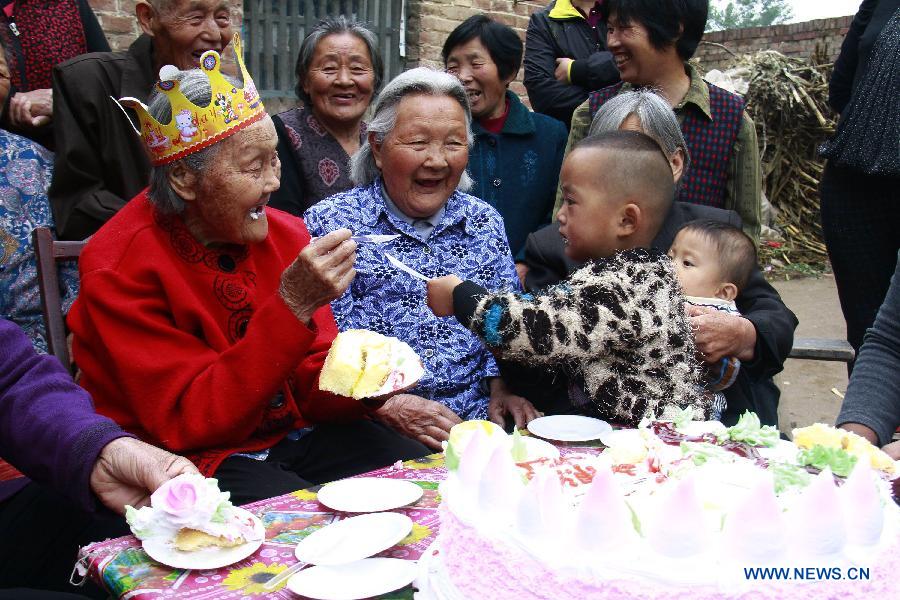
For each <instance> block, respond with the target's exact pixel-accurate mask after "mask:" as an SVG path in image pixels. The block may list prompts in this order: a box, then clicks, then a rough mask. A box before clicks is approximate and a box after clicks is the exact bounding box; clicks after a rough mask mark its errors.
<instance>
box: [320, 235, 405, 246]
mask: <svg viewBox="0 0 900 600" xmlns="http://www.w3.org/2000/svg"><path fill="white" fill-rule="evenodd" d="M320 237H321V236H316V237H314V238H310V240H309V241H310V242H314V241H316V240H317V239H319V238H320ZM398 237H400V234H399V233H395V234H387V235H385V234H378V233H366V234H363V235H352V236H350V239H351V240H353V241H354V242H356V243H357V244H386V243H388V242H391V241H393V240H396V239H397V238H398Z"/></svg>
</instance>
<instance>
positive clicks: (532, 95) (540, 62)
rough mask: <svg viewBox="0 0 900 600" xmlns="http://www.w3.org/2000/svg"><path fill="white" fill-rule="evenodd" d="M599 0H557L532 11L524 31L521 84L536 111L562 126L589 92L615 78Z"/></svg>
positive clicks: (613, 63)
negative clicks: (553, 119)
mask: <svg viewBox="0 0 900 600" xmlns="http://www.w3.org/2000/svg"><path fill="white" fill-rule="evenodd" d="M600 4H601V2H600V1H599V0H555V1H554V2H551V3H550V5H549V6H548V7H547V8H545V9H544V10H541V11H538V12H536V13H534V14H533V15H531V20H530V21H529V22H528V31H527V33H526V34H525V88H526V89H527V90H528V99H529V100H530V101H531V106H532V108H534V110H535V111H536V112H539V113H543V114H545V115H549V116H551V117H553V118H555V119H559V120H560V121H562V122H563V123H564V124H565V126H566V128H568V127H569V121H570V120H571V119H572V111H574V110H575V107H576V106H578V105H579V104H581V103H582V102H584V101H585V100H586V99H587V96H588V93H589V92H591V91H593V90H599V89H601V88H604V87H606V86H608V85H611V84H613V83H616V82H617V81H618V80H619V71H618V69H616V65H615V62H614V61H613V58H612V55H611V54H610V53H609V52H607V50H606V25H605V24H604V23H603V22H602V21H601V20H600Z"/></svg>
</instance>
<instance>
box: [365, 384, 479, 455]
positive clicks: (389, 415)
mask: <svg viewBox="0 0 900 600" xmlns="http://www.w3.org/2000/svg"><path fill="white" fill-rule="evenodd" d="M375 416H376V417H377V418H378V419H379V420H380V421H381V422H382V423H384V424H386V425H388V426H390V427H391V428H393V429H394V430H396V431H399V432H400V433H402V434H403V435H405V436H406V437H409V438H412V439H414V440H417V441H419V442H421V443H423V444H425V445H426V446H428V447H429V448H431V449H432V450H440V449H441V442H443V441H446V440H447V439H448V438H449V437H450V428H451V427H453V426H454V425H456V424H457V423H461V422H462V419H460V418H459V416H457V414H456V413H455V412H453V411H452V410H450V409H449V408H447V407H446V406H444V405H443V404H441V403H439V402H435V401H434V400H428V399H426V398H422V397H421V396H414V395H412V394H397V395H396V396H394V397H393V398H391V399H390V400H388V401H387V402H385V403H384V406H382V407H381V408H379V409H378V410H377V411H376V412H375Z"/></svg>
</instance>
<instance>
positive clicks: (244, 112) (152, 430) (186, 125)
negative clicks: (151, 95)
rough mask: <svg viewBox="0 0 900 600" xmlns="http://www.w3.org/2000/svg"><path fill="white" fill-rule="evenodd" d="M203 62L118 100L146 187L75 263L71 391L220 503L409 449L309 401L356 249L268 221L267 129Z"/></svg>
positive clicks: (360, 415) (209, 59) (241, 91)
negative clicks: (75, 386) (165, 456)
mask: <svg viewBox="0 0 900 600" xmlns="http://www.w3.org/2000/svg"><path fill="white" fill-rule="evenodd" d="M233 46H239V43H238V42H237V41H235V42H234V43H233ZM217 61H218V56H217V55H215V53H214V52H207V53H205V54H204V55H203V59H202V61H201V65H202V68H203V72H201V71H200V70H192V71H190V72H188V73H186V74H185V73H184V72H178V71H177V69H170V70H165V72H161V73H162V75H163V77H164V78H165V79H166V80H165V81H163V82H160V83H158V84H157V86H156V87H157V90H158V93H159V96H158V97H157V98H155V99H154V100H153V101H151V106H150V108H149V109H144V107H143V105H141V104H139V103H138V102H137V101H134V102H131V101H127V103H128V104H129V105H130V106H132V107H133V108H135V110H137V111H138V112H139V114H140V115H141V123H142V127H143V134H142V139H143V140H144V142H145V144H146V146H147V150H148V153H149V154H150V158H151V162H152V163H153V168H152V170H151V173H152V174H151V184H150V188H149V190H148V191H147V192H141V193H140V194H139V195H138V196H136V197H135V198H134V199H133V200H132V201H130V202H128V204H127V205H126V206H125V207H124V208H123V209H122V210H121V211H119V212H118V213H117V214H116V215H115V216H114V217H113V218H112V219H111V220H110V221H109V223H107V225H106V226H105V227H103V228H102V229H101V230H100V231H98V232H97V233H96V234H95V235H94V236H92V237H91V240H90V241H89V243H88V244H87V246H86V247H85V249H84V251H83V253H82V255H81V259H80V262H79V266H80V268H81V275H82V278H81V284H82V288H81V293H80V295H79V297H78V299H77V300H76V302H75V305H74V306H73V308H72V311H71V312H70V315H69V326H70V327H71V329H72V333H73V336H74V341H73V351H74V357H75V360H76V361H77V363H78V366H79V367H80V368H81V370H82V378H81V381H80V383H81V384H82V386H83V387H84V388H85V389H87V390H88V391H90V392H91V394H92V396H93V398H94V401H95V405H96V408H97V410H98V412H100V413H101V414H104V415H106V416H108V417H110V418H112V419H113V420H114V421H116V422H117V423H118V424H119V425H121V426H122V427H123V428H124V429H126V430H127V431H129V432H132V433H134V434H135V435H137V436H138V437H140V438H142V439H143V440H145V441H148V442H151V443H154V444H155V445H158V446H161V447H163V448H166V449H168V450H170V451H173V452H178V453H184V454H185V455H186V456H187V457H188V458H190V459H191V460H192V461H194V463H195V464H196V465H197V467H198V469H199V470H200V471H201V472H202V473H203V474H204V475H206V476H208V477H209V476H215V477H216V478H218V480H219V485H220V486H221V488H222V489H223V490H227V491H229V492H231V499H232V501H233V502H235V503H236V504H243V503H245V502H250V501H253V500H258V499H261V498H268V497H271V496H276V495H279V494H283V493H287V492H290V491H294V490H298V489H302V488H304V487H308V486H309V485H311V484H315V483H324V482H326V481H331V480H333V479H339V478H342V477H347V476H349V475H351V474H356V473H361V472H364V471H368V470H371V469H373V468H377V467H380V466H385V465H388V464H391V463H393V462H395V461H397V460H399V459H408V458H415V457H418V456H421V455H423V454H425V453H426V449H425V447H423V446H422V445H421V444H418V443H416V442H414V441H413V440H410V439H408V438H404V437H402V436H400V435H398V434H397V433H396V432H395V431H392V430H391V429H390V428H388V427H386V426H385V425H383V424H381V423H378V422H376V421H373V420H372V419H371V418H369V416H370V412H371V411H370V410H369V408H367V407H366V406H364V405H363V404H362V403H360V402H357V401H356V400H353V399H351V398H345V397H340V396H336V395H333V394H330V393H327V392H324V391H322V390H320V389H319V386H318V379H319V374H320V371H321V369H322V365H323V363H324V360H325V355H326V354H327V352H328V349H329V347H330V346H331V344H332V341H333V340H334V338H335V336H336V335H337V327H336V325H335V322H334V317H333V316H332V314H331V311H330V310H329V308H328V303H329V302H330V301H331V300H333V299H334V298H337V297H339V296H340V295H341V294H342V293H343V292H344V291H345V290H346V289H347V287H348V286H349V284H350V281H351V280H352V279H353V277H354V275H355V271H354V268H353V263H354V259H355V254H356V243H355V242H353V241H352V240H350V239H349V238H350V232H349V231H347V230H346V229H344V230H341V231H335V232H332V233H331V234H329V235H325V236H322V237H320V238H319V239H317V240H316V241H315V243H310V236H309V233H308V232H307V229H306V227H304V225H303V221H301V220H300V219H298V218H295V217H292V216H290V215H287V214H285V213H283V212H281V211H277V210H268V207H267V204H268V201H269V199H270V198H271V194H272V193H273V192H275V190H277V189H278V185H279V175H280V170H281V167H280V163H279V160H278V154H277V152H276V146H277V137H276V135H275V128H274V126H273V125H272V119H271V118H270V117H269V115H268V114H266V112H265V109H264V108H263V106H262V103H261V102H260V100H259V97H258V95H257V93H256V89H255V86H254V85H253V82H252V81H250V80H249V75H246V74H245V77H244V82H243V84H238V83H236V82H235V81H230V82H227V83H223V82H221V79H220V78H219V77H217V76H215V75H217V71H218V62H217ZM238 62H239V65H240V66H241V68H242V69H243V63H242V62H241V61H240V60H239V61H238ZM173 71H174V72H173ZM207 73H209V77H207ZM176 80H177V82H178V85H177V86H176V85H175V84H174V81H176ZM211 84H212V85H211ZM173 90H178V91H180V93H181V94H183V96H184V98H186V99H187V102H185V101H184V99H182V98H180V97H179V95H178V91H173ZM211 99H215V101H211ZM170 102H172V103H174V104H175V105H177V106H178V108H177V109H176V112H175V115H174V119H172V117H173V115H172V114H171V113H172V112H173V111H172V108H171V105H170ZM176 141H177V143H173V142H176Z"/></svg>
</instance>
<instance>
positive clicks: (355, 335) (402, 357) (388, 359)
mask: <svg viewBox="0 0 900 600" xmlns="http://www.w3.org/2000/svg"><path fill="white" fill-rule="evenodd" d="M424 373H425V370H424V368H423V367H422V361H420V360H419V357H418V356H417V355H416V353H415V351H414V350H413V349H412V348H411V347H410V346H409V344H407V343H405V342H402V341H400V340H398V339H397V338H393V337H387V336H384V335H381V334H380V333H375V332H374V331H366V330H364V329H348V330H347V331H343V332H341V333H339V334H338V335H337V337H336V338H335V339H334V341H333V342H332V344H331V349H330V350H329V351H328V356H327V357H326V358H325V365H324V366H323V367H322V373H321V374H320V375H319V388H320V389H322V390H325V391H327V392H332V393H335V394H339V395H341V396H348V397H350V398H356V399H357V400H359V399H361V398H371V397H377V396H383V395H385V394H390V393H391V392H396V391H397V390H402V389H404V388H406V387H409V386H410V385H412V384H414V383H415V382H416V381H418V380H419V379H421V377H422V375H424Z"/></svg>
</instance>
